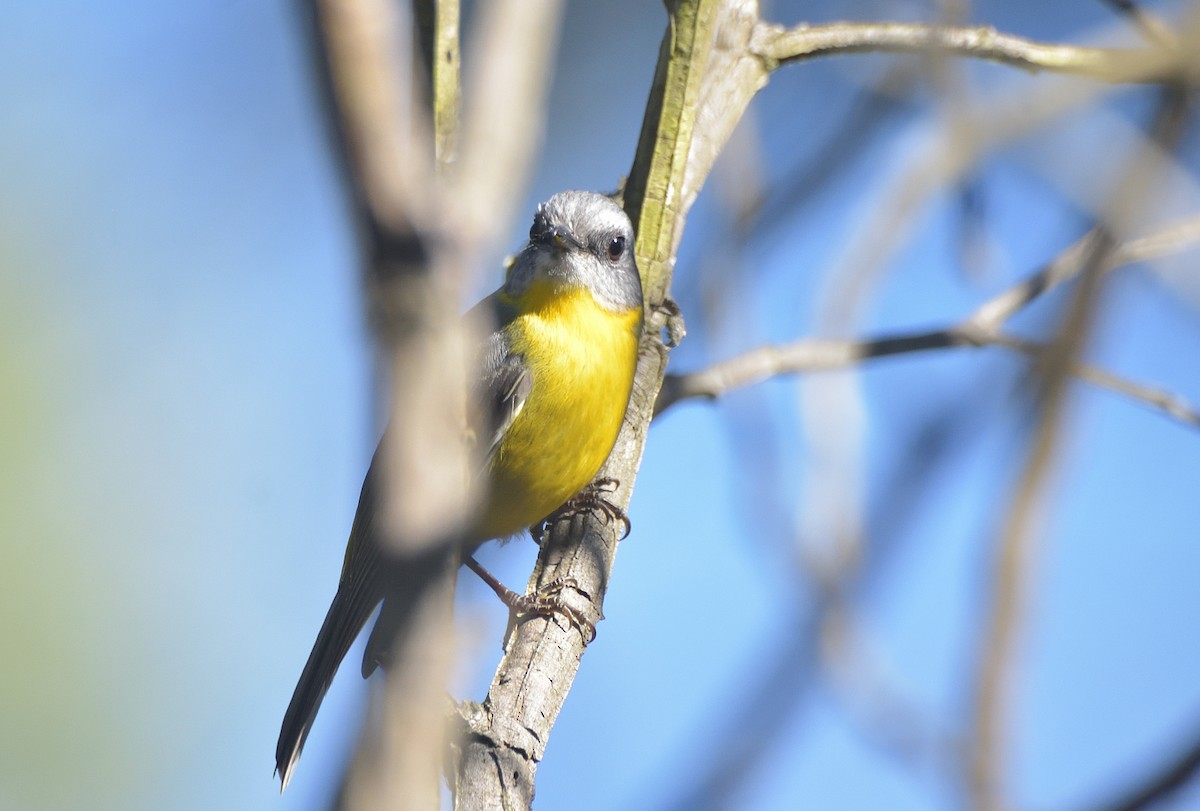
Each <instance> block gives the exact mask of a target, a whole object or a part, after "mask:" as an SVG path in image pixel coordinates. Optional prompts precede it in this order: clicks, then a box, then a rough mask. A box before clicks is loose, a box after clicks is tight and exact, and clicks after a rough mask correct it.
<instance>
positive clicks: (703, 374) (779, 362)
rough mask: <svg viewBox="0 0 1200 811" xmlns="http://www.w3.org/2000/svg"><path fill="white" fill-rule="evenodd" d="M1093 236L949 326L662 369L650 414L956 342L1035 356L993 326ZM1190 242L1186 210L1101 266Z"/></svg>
mask: <svg viewBox="0 0 1200 811" xmlns="http://www.w3.org/2000/svg"><path fill="white" fill-rule="evenodd" d="M1096 238H1097V236H1096V232H1094V231H1092V232H1089V233H1088V235H1087V236H1085V237H1083V238H1082V239H1080V240H1078V241H1077V242H1075V243H1074V244H1072V245H1071V246H1070V247H1069V248H1067V249H1066V250H1065V251H1063V252H1062V253H1061V254H1059V255H1058V256H1057V257H1056V258H1055V259H1054V260H1053V261H1051V262H1049V263H1048V264H1046V265H1045V266H1044V267H1042V268H1041V269H1039V270H1038V271H1037V272H1036V273H1034V274H1032V275H1031V276H1029V277H1028V278H1026V279H1025V280H1023V281H1022V282H1020V283H1019V284H1017V285H1014V286H1013V287H1011V288H1009V289H1008V290H1005V291H1004V292H1002V293H1000V294H999V295H997V296H995V297H994V298H992V299H990V300H989V301H988V302H987V303H985V304H983V305H982V306H980V307H978V308H977V309H976V310H975V311H974V312H972V313H971V314H970V315H969V316H967V318H966V319H964V320H963V321H962V322H960V323H959V324H957V325H954V326H949V327H944V328H942V329H936V330H924V331H919V332H911V333H902V334H898V335H887V336H879V337H876V338H868V339H860V340H838V339H824V340H823V339H809V340H801V341H795V342H793V343H789V344H785V345H782V346H775V345H768V346H760V347H757V348H755V349H752V350H750V351H749V352H746V353H744V354H741V355H738V356H736V357H733V358H730V359H729V360H725V361H722V362H720V363H717V364H714V365H712V366H710V367H708V368H707V369H703V370H701V371H698V372H691V373H688V374H669V375H667V377H666V379H665V380H664V381H663V387H662V390H661V391H660V392H659V396H658V400H657V402H656V403H655V410H654V413H655V416H657V415H659V414H661V413H662V412H664V411H666V410H667V409H669V408H670V407H671V406H673V405H675V404H676V403H678V402H680V401H681V400H687V399H692V398H703V399H709V400H712V399H716V398H718V397H721V396H723V395H725V394H727V393H729V392H731V391H734V390H736V389H740V388H745V387H746V386H752V385H755V384H757V383H761V382H763V381H765V380H768V379H770V378H772V377H776V376H779V375H787V374H797V373H800V372H815V371H827V370H831V369H841V368H846V367H848V366H853V365H854V364H857V363H860V362H862V361H864V360H870V359H873V358H881V357H887V356H890V355H901V354H910V353H914V352H924V351H928V350H932V349H947V348H951V347H961V346H1003V347H1007V348H1010V349H1014V350H1018V351H1020V352H1023V353H1025V354H1027V355H1034V356H1040V355H1041V354H1043V353H1044V350H1045V347H1044V345H1041V344H1036V343H1033V342H1029V341H1020V340H1018V339H1016V338H1013V337H1011V336H1007V335H1005V334H1003V333H1002V332H1001V331H1000V328H1001V327H1002V326H1003V325H1004V323H1005V322H1007V321H1008V319H1010V318H1011V317H1012V316H1013V315H1014V314H1016V313H1017V312H1019V311H1020V310H1021V309H1022V308H1023V307H1025V306H1027V305H1028V304H1029V303H1030V302H1032V301H1033V300H1034V299H1036V298H1038V297H1039V296H1041V295H1044V294H1045V293H1046V292H1047V291H1049V290H1051V289H1053V288H1055V287H1057V286H1058V285H1061V284H1062V283H1063V282H1066V281H1068V280H1070V279H1072V278H1074V277H1075V276H1076V275H1078V273H1079V272H1080V270H1081V269H1082V267H1083V261H1084V259H1085V258H1086V255H1085V252H1086V251H1087V250H1088V249H1089V246H1090V245H1093V244H1094V241H1095V239H1096ZM1197 243H1200V216H1191V217H1188V218H1186V219H1183V220H1179V221H1176V222H1175V223H1173V224H1171V225H1169V226H1167V227H1166V228H1163V229H1161V230H1159V231H1157V232H1156V233H1154V234H1151V235H1148V236H1145V237H1141V238H1139V239H1134V240H1131V241H1129V242H1127V243H1125V244H1124V245H1121V246H1120V247H1118V248H1116V249H1115V250H1113V251H1112V253H1111V256H1110V258H1109V259H1108V261H1107V263H1106V266H1105V267H1106V269H1107V270H1111V269H1114V268H1117V267H1120V266H1122V265H1128V264H1133V263H1137V262H1145V261H1150V260H1153V259H1158V258H1161V257H1164V256H1168V255H1171V254H1174V253H1177V252H1179V251H1182V250H1185V249H1187V248H1190V247H1193V246H1194V245H1196V244H1197ZM1071 373H1072V374H1073V375H1075V376H1077V377H1079V378H1080V379H1082V380H1085V381H1087V382H1089V383H1093V384H1095V385H1098V386H1102V387H1104V388H1107V389H1109V390H1111V391H1114V392H1117V393H1118V394H1123V395H1125V396H1127V397H1130V398H1131V399H1133V400H1136V401H1138V402H1141V403H1143V404H1145V405H1147V406H1149V407H1151V408H1153V409H1155V410H1158V411H1161V412H1163V413H1164V414H1166V415H1168V416H1170V417H1172V418H1174V419H1177V420H1179V421H1181V422H1184V423H1186V424H1189V425H1193V426H1200V412H1197V410H1196V409H1195V408H1194V407H1192V406H1191V405H1189V404H1188V403H1187V402H1186V401H1184V400H1183V399H1182V398H1180V397H1178V396H1177V395H1174V394H1171V393H1170V392H1166V391H1163V390H1160V389H1155V388H1151V387H1148V386H1143V385H1140V384H1137V383H1132V382H1130V381H1127V380H1124V379H1122V378H1120V377H1118V376H1116V375H1113V374H1111V373H1109V372H1105V371H1103V370H1100V369H1096V368H1094V367H1091V366H1087V365H1084V364H1073V365H1072V368H1071Z"/></svg>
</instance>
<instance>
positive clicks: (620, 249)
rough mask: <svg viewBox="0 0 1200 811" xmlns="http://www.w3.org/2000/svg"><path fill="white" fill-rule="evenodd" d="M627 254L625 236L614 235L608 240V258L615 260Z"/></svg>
mask: <svg viewBox="0 0 1200 811" xmlns="http://www.w3.org/2000/svg"><path fill="white" fill-rule="evenodd" d="M624 255H625V237H613V238H612V239H611V240H609V242H608V258H609V260H610V261H612V262H615V261H617V260H618V259H620V258H621V257H622V256H624Z"/></svg>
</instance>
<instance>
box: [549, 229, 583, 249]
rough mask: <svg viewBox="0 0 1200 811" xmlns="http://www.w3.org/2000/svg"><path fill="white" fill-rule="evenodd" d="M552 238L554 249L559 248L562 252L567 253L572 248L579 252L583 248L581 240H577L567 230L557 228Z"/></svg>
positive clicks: (553, 231)
mask: <svg viewBox="0 0 1200 811" xmlns="http://www.w3.org/2000/svg"><path fill="white" fill-rule="evenodd" d="M550 238H551V239H552V240H553V241H554V247H556V248H558V249H559V250H560V251H565V250H568V249H570V248H574V249H576V250H578V249H579V248H582V247H583V246H582V245H580V244H579V240H577V239H575V236H574V235H573V234H572V233H571V232H570V231H568V230H567V229H565V228H558V227H555V228H554V229H552V231H551V234H550Z"/></svg>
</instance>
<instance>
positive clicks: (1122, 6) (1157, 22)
mask: <svg viewBox="0 0 1200 811" xmlns="http://www.w3.org/2000/svg"><path fill="white" fill-rule="evenodd" d="M1101 2H1103V3H1104V4H1105V5H1108V6H1112V7H1113V8H1114V9H1116V10H1117V11H1119V12H1120V13H1121V14H1124V15H1125V16H1126V17H1128V18H1129V19H1130V20H1132V21H1133V24H1134V25H1135V26H1136V27H1137V29H1138V30H1139V31H1141V32H1142V35H1143V36H1144V37H1146V39H1148V40H1150V41H1151V42H1153V43H1154V44H1155V45H1158V46H1159V47H1163V48H1175V47H1177V46H1178V45H1179V41H1178V39H1177V38H1176V37H1175V34H1173V33H1172V32H1171V29H1170V28H1168V27H1167V25H1166V24H1165V23H1164V22H1163V21H1162V20H1161V19H1159V18H1158V17H1156V16H1155V15H1153V14H1151V13H1150V12H1148V11H1146V9H1144V8H1142V7H1141V6H1139V5H1138V4H1137V3H1135V2H1133V0H1101Z"/></svg>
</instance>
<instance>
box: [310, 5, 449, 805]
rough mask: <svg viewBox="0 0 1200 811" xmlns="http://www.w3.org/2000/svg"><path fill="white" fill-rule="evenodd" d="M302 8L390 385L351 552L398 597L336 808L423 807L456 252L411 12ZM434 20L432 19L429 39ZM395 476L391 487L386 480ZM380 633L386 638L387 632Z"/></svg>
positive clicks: (444, 616) (431, 752)
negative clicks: (363, 534) (361, 537)
mask: <svg viewBox="0 0 1200 811" xmlns="http://www.w3.org/2000/svg"><path fill="white" fill-rule="evenodd" d="M314 9H315V14H314V22H315V31H314V44H315V47H316V51H317V56H318V59H319V62H320V66H321V68H322V69H323V75H324V76H325V78H326V80H327V90H328V102H329V115H330V118H331V119H332V121H333V123H334V126H333V129H334V131H335V132H336V133H337V135H338V136H339V138H338V142H337V144H336V147H337V150H338V152H339V154H340V155H341V158H342V164H343V166H344V168H345V171H346V175H347V185H348V187H349V189H350V193H351V196H352V199H353V200H354V202H355V214H356V215H357V218H358V220H359V222H360V229H359V233H360V235H361V237H362V260H363V263H364V270H365V276H366V279H367V291H368V294H369V306H370V312H371V321H372V325H373V326H374V328H375V331H376V337H377V339H378V341H379V343H380V346H381V348H382V349H383V353H384V358H385V362H386V363H387V366H388V375H387V376H388V378H389V380H390V382H391V387H392V389H391V392H390V395H391V396H390V397H389V402H390V403H391V407H390V419H389V428H388V432H387V434H386V435H385V438H384V440H383V442H382V444H381V446H380V450H379V452H378V454H377V457H376V460H377V463H376V465H375V467H376V471H375V475H377V476H378V483H377V486H376V488H375V492H376V493H378V494H379V500H378V503H377V504H375V505H374V510H375V514H374V515H367V516H363V517H362V518H363V520H364V521H368V522H370V529H369V532H370V534H371V538H370V541H369V542H370V543H372V544H378V546H379V551H380V554H381V557H382V560H381V561H379V562H378V563H371V564H364V565H377V566H379V567H380V568H381V570H382V571H384V572H387V573H388V575H389V576H394V577H395V581H391V580H389V581H386V582H385V585H384V586H383V587H384V588H387V589H393V591H392V592H391V593H392V594H403V595H404V601H403V603H402V604H401V605H399V606H394V608H395V609H396V610H395V612H394V613H395V617H394V620H395V622H394V624H393V625H389V629H388V630H390V631H394V640H391V642H392V644H391V646H390V650H389V655H388V657H387V658H388V660H389V661H388V663H387V664H388V669H387V680H386V683H385V686H384V689H383V690H382V691H381V692H379V693H377V694H376V695H374V696H373V704H375V705H376V706H375V707H374V709H373V711H372V713H371V717H372V723H370V724H368V725H367V726H366V728H365V729H364V731H363V735H362V739H361V741H360V744H359V747H358V750H357V753H356V755H355V758H354V761H353V763H352V764H351V767H350V770H349V772H348V774H347V775H346V778H345V782H344V784H343V787H342V793H341V796H340V798H339V806H340V807H342V808H348V809H374V808H379V807H384V806H396V805H402V806H404V807H416V808H422V807H426V808H434V807H436V806H437V802H438V786H439V775H440V771H441V758H442V751H443V745H442V741H443V739H444V737H445V730H444V728H445V723H444V716H443V712H442V707H443V704H442V701H443V698H442V697H443V690H444V684H445V680H446V677H447V674H448V672H449V667H450V661H451V640H452V632H453V628H452V625H451V622H450V619H451V618H450V606H451V600H450V594H451V591H452V588H453V569H454V566H453V548H452V544H451V542H450V541H451V539H453V538H454V537H456V536H457V535H458V534H459V533H460V526H461V522H462V521H463V519H464V517H465V516H467V515H468V514H469V512H470V511H469V509H468V508H467V507H468V505H467V501H466V499H467V493H466V483H467V482H468V481H469V475H468V473H469V470H470V468H471V465H470V461H469V459H468V453H467V451H466V448H465V446H464V444H463V443H462V441H461V438H462V432H463V426H464V425H465V424H466V396H465V391H466V386H465V379H464V375H465V370H464V364H463V358H464V357H466V352H465V350H464V347H465V343H466V340H467V338H466V336H465V334H464V333H465V329H464V326H463V324H462V322H461V319H460V318H459V317H458V312H457V309H458V301H459V295H458V286H459V285H460V284H461V281H462V265H461V262H460V257H461V253H460V251H459V250H458V249H457V247H456V245H455V243H454V241H453V239H447V238H446V237H445V235H444V233H443V231H444V230H445V226H444V225H443V223H444V218H443V217H441V216H439V212H440V210H441V209H442V208H443V206H445V204H446V201H445V195H444V191H443V189H442V188H441V187H440V186H439V185H438V184H437V183H436V182H435V171H434V161H433V152H434V148H433V146H434V138H433V136H432V133H433V129H434V127H432V126H431V122H430V115H429V112H428V110H427V109H426V107H425V106H424V105H423V101H422V97H421V94H420V93H418V92H416V90H415V88H416V87H417V85H418V83H417V81H416V80H415V77H414V75H413V68H414V65H415V59H414V54H413V42H414V38H413V36H412V29H411V20H410V18H409V16H408V15H407V14H406V13H402V12H401V9H400V7H399V6H398V4H396V3H395V2H393V0H315V2H314ZM439 22H442V23H445V22H446V20H445V18H443V19H442V20H440V21H439ZM447 28H448V24H447V25H446V26H444V27H439V32H438V34H439V36H438V41H439V42H444V40H445V38H446V37H448V36H449V32H448V31H447V30H446V29H447ZM431 75H432V74H431ZM440 79H441V82H442V84H441V86H439V88H438V89H437V92H436V94H435V95H436V98H437V101H438V104H439V110H442V111H448V112H449V114H450V115H451V118H450V119H446V118H445V117H444V116H443V120H442V121H441V122H439V126H441V127H445V129H444V130H439V142H443V141H445V140H446V139H447V137H449V136H448V135H447V134H448V133H453V132H454V131H455V129H456V127H455V126H454V122H453V115H455V114H456V113H455V111H454V103H453V101H452V99H453V98H456V96H457V91H456V90H454V89H448V86H449V85H450V84H452V83H453V82H456V77H455V76H454V75H453V73H452V72H443V73H442V74H441V75H440ZM397 481H403V482H404V487H396V486H392V483H394V482H397ZM366 509H368V510H370V509H371V507H370V506H369V505H368V506H367V507H366ZM379 576H380V577H383V576H384V575H382V574H380V575H379ZM401 581H403V582H401ZM384 636H386V633H385V634H384ZM381 641H382V642H383V646H384V647H387V643H388V641H389V640H386V639H384V640H381ZM371 667H372V668H373V664H372V665H371ZM365 670H366V669H365Z"/></svg>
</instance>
